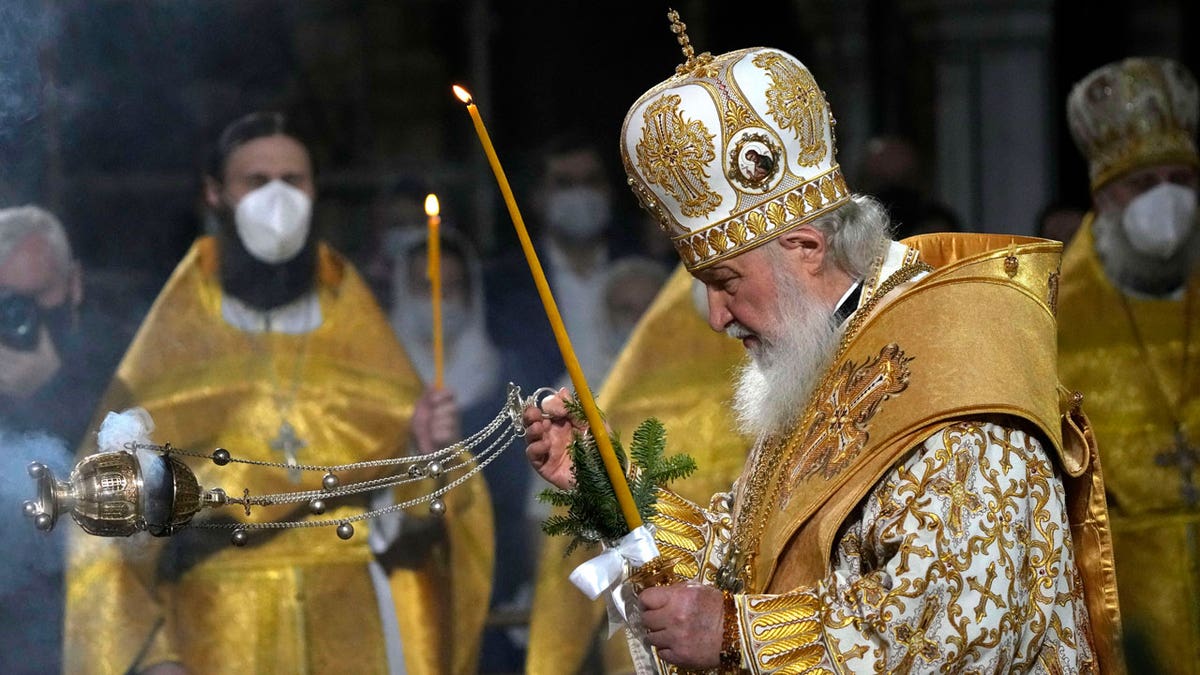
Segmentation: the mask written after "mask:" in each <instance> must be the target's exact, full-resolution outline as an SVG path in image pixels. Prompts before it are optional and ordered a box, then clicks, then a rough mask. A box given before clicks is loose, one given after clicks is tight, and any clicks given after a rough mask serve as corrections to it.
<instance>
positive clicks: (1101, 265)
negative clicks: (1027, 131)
mask: <svg viewBox="0 0 1200 675" xmlns="http://www.w3.org/2000/svg"><path fill="white" fill-rule="evenodd" d="M1197 99H1198V92H1197V86H1196V80H1195V78H1194V77H1193V76H1192V74H1191V73H1189V72H1188V71H1187V70H1186V69H1185V68H1184V67H1183V66H1182V65H1180V64H1178V63H1176V62H1174V61H1170V60H1167V59H1159V58H1131V59H1126V60H1124V61H1120V62H1117V63H1111V64H1108V65H1106V66H1104V67H1102V68H1099V69H1097V70H1095V71H1093V72H1092V73H1091V74H1089V75H1088V76H1087V77H1085V78H1084V79H1083V80H1081V81H1080V82H1079V83H1078V84H1076V85H1075V87H1074V89H1073V90H1072V91H1071V94H1070V96H1069V98H1068V99H1067V118H1068V121H1069V122H1070V127H1071V133H1072V135H1073V136H1074V137H1075V142H1076V145H1078V147H1079V149H1080V150H1081V151H1082V153H1083V155H1084V157H1085V158H1086V159H1087V161H1088V170H1089V173H1090V179H1091V187H1092V204H1093V210H1092V212H1091V213H1089V214H1088V215H1087V217H1086V218H1085V221H1084V224H1083V227H1082V228H1081V230H1080V231H1079V233H1078V234H1077V235H1076V236H1075V238H1074V239H1073V240H1072V241H1071V243H1070V245H1069V246H1068V247H1067V250H1066V253H1065V254H1064V255H1063V268H1062V279H1061V286H1060V287H1061V291H1060V294H1059V308H1060V309H1059V312H1060V313H1059V324H1058V325H1059V332H1058V340H1059V343H1058V344H1059V373H1060V376H1061V378H1062V381H1063V383H1064V384H1066V385H1067V386H1068V387H1071V388H1072V389H1077V390H1079V391H1080V392H1082V393H1083V397H1084V402H1085V406H1086V408H1087V410H1088V412H1089V414H1090V415H1091V416H1092V419H1093V421H1094V426H1093V430H1094V431H1095V434H1096V441H1097V443H1099V445H1100V455H1101V457H1103V459H1104V467H1105V486H1106V487H1107V489H1108V505H1109V512H1110V514H1111V517H1112V536H1113V550H1114V554H1115V558H1116V566H1117V588H1118V591H1119V595H1120V597H1121V610H1122V615H1123V616H1124V619H1125V629H1126V644H1127V648H1128V660H1129V664H1130V666H1131V668H1132V667H1134V666H1137V667H1139V668H1142V669H1145V671H1146V672H1151V671H1153V672H1165V673H1180V674H1191V675H1197V674H1200V639H1198V636H1200V451H1198V450H1197V447H1198V444H1200V363H1198V362H1197V360H1198V359H1200V321H1198V317H1200V308H1197V304H1196V303H1197V302H1198V301H1200V275H1198V274H1197V268H1196V263H1197V261H1198V260H1200V228H1197V227H1196V189H1197V185H1198V176H1200V174H1198V173H1197V167H1198V165H1200V159H1198V157H1197V152H1196V122H1197V116H1198V114H1200V102H1198V100H1197Z"/></svg>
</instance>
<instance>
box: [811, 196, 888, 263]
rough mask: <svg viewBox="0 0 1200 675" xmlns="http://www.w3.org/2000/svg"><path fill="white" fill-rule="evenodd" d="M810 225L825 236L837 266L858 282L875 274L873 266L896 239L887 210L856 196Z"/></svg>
mask: <svg viewBox="0 0 1200 675" xmlns="http://www.w3.org/2000/svg"><path fill="white" fill-rule="evenodd" d="M809 225H811V226H812V227H813V228H814V229H816V230H818V231H819V232H821V234H823V235H825V241H826V242H827V245H828V247H829V251H830V253H832V254H833V262H834V264H835V265H837V266H838V268H840V269H841V270H842V271H843V272H846V273H847V274H849V275H850V276H852V277H854V278H856V279H865V278H866V277H867V275H868V274H870V273H871V265H872V264H873V263H874V261H875V258H877V257H878V256H880V255H882V254H883V252H884V250H885V248H886V247H887V244H888V242H889V241H890V240H891V236H892V231H891V230H892V225H891V219H890V218H888V213H887V209H885V208H884V207H883V204H880V203H879V201H878V200H876V199H875V198H874V197H870V196H867V195H852V196H851V197H850V201H848V202H846V203H845V204H843V205H842V206H839V207H838V208H836V209H834V210H833V211H831V212H829V213H827V214H825V215H823V216H821V217H819V218H817V219H815V220H813V221H812V222H811V223H809Z"/></svg>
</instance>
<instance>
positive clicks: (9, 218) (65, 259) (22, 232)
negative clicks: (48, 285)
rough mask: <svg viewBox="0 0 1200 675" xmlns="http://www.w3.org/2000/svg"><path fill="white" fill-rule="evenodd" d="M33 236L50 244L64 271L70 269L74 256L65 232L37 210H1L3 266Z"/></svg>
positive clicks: (0, 232)
mask: <svg viewBox="0 0 1200 675" xmlns="http://www.w3.org/2000/svg"><path fill="white" fill-rule="evenodd" d="M33 235H38V236H41V237H42V238H43V239H45V240H46V243H48V244H50V248H51V249H52V250H53V251H54V257H55V258H56V261H57V262H58V264H59V268H60V269H61V270H66V269H69V268H70V266H71V263H72V262H73V261H74V256H73V255H72V254H71V244H70V242H69V241H67V231H66V229H65V228H63V225H62V223H60V222H59V221H58V218H55V217H54V214H52V213H50V212H49V211H47V210H45V209H43V208H41V207H37V206H18V207H14V208H10V209H0V264H3V263H4V262H6V261H7V260H8V257H9V256H10V255H12V253H13V251H14V250H15V249H16V248H17V247H18V246H20V245H21V243H22V242H24V241H25V240H26V239H27V238H29V237H31V236H33Z"/></svg>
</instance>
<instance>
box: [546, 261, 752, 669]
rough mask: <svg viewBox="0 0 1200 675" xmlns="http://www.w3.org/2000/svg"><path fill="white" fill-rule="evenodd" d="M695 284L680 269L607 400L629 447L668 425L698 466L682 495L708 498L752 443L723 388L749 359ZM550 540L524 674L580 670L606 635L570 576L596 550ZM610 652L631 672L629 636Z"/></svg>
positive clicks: (609, 665)
mask: <svg viewBox="0 0 1200 675" xmlns="http://www.w3.org/2000/svg"><path fill="white" fill-rule="evenodd" d="M692 283H693V281H692V275H691V274H689V273H688V272H687V270H686V269H685V268H684V267H683V266H682V265H681V266H680V267H679V268H678V269H677V270H676V271H675V274H674V275H673V276H672V277H671V279H670V280H669V281H668V282H667V283H666V284H665V285H664V286H663V289H662V290H661V291H660V292H659V294H658V297H657V298H656V299H655V301H654V303H653V304H652V305H651V306H650V308H649V309H648V310H647V311H646V314H645V316H644V317H643V318H642V320H641V321H640V322H639V323H638V326H637V328H636V329H635V330H634V332H633V335H632V336H630V339H629V343H628V344H627V345H626V346H625V348H624V349H623V350H622V351H621V355H620V357H619V358H618V360H617V362H616V364H615V365H614V366H613V369H612V372H611V373H610V374H609V376H608V379H607V381H606V382H605V383H604V387H603V389H602V390H601V392H600V397H599V398H600V401H601V407H602V408H603V409H604V412H605V415H606V416H607V419H608V422H609V425H610V426H611V428H612V429H613V430H614V431H615V432H624V433H623V434H622V438H623V439H625V440H626V441H627V440H628V438H629V434H630V433H632V431H633V429H634V428H636V427H637V425H638V424H640V423H641V422H642V421H643V420H645V419H647V418H649V417H656V418H658V419H659V420H660V421H661V422H662V423H663V425H664V426H665V427H666V429H667V447H668V451H669V452H671V453H676V452H685V453H688V454H690V455H692V457H693V458H695V460H696V465H697V466H698V470H697V471H696V473H694V474H693V475H691V476H689V477H688V479H687V480H686V481H683V482H681V483H680V485H679V487H680V494H683V495H685V496H687V497H689V498H692V499H694V500H700V499H707V498H708V496H709V495H711V494H713V493H714V492H718V491H723V490H726V489H728V487H729V485H730V483H732V482H733V479H734V478H736V477H737V474H738V472H739V471H740V470H741V467H742V464H743V462H744V461H745V458H746V448H747V447H749V442H748V440H747V439H745V438H744V437H741V436H738V435H737V434H736V433H734V432H733V431H732V429H733V428H734V425H733V418H732V415H731V414H730V412H729V406H728V399H729V389H728V387H725V386H722V383H724V382H726V381H728V380H729V377H730V372H731V370H732V368H733V366H734V365H735V364H737V363H738V362H739V361H740V360H741V359H742V358H743V350H742V347H741V345H740V344H738V342H737V341H736V340H730V339H729V338H727V337H725V336H724V335H721V334H719V333H715V332H713V330H712V329H711V328H709V326H708V324H707V322H706V321H705V320H704V319H703V318H701V316H700V314H699V313H698V312H697V310H696V308H695V306H694V302H693V300H692ZM543 542H544V543H543V548H542V554H541V560H540V562H539V565H538V573H537V576H536V579H537V587H536V590H535V595H534V602H533V610H532V615H531V617H530V621H531V627H530V637H529V656H528V659H527V662H526V672H528V673H531V674H532V675H562V674H564V673H573V672H578V671H579V669H580V668H581V667H582V666H583V664H584V659H585V658H586V656H587V654H588V650H589V649H590V648H591V646H592V644H593V643H594V642H595V640H596V638H597V632H598V631H602V630H604V629H605V625H604V621H603V620H604V616H605V610H604V605H603V603H599V602H593V601H591V600H589V599H588V598H587V596H585V595H584V594H583V593H581V592H580V591H579V589H577V588H575V587H574V586H573V585H571V582H570V581H569V580H568V579H567V577H568V575H570V573H571V570H573V569H574V568H575V567H576V566H578V565H580V564H581V563H583V562H584V561H586V560H587V559H588V558H590V557H592V556H594V555H596V553H597V552H596V551H594V550H593V551H588V550H579V551H576V552H575V553H574V554H573V555H571V556H570V557H564V555H563V553H564V551H565V550H566V547H567V544H568V542H567V540H566V538H564V537H558V538H543ZM604 637H605V635H603V634H601V635H600V638H601V639H602V640H603V639H604ZM605 649H606V652H605V654H604V660H605V663H606V667H605V670H606V671H607V672H625V671H628V670H630V668H631V664H630V661H629V652H628V649H627V647H626V645H625V641H624V640H622V639H620V638H614V639H612V640H609V641H606V642H605Z"/></svg>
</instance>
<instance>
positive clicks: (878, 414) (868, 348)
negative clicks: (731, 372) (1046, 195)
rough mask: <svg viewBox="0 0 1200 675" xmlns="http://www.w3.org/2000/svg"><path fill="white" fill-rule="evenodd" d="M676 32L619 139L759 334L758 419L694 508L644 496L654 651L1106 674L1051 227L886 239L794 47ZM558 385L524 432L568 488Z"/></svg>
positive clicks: (745, 371)
mask: <svg viewBox="0 0 1200 675" xmlns="http://www.w3.org/2000/svg"><path fill="white" fill-rule="evenodd" d="M676 22H677V19H676ZM676 29H677V30H676V33H677V35H679V36H680V41H681V44H683V45H684V53H685V56H686V57H687V61H686V62H685V63H684V64H683V65H681V66H679V68H678V69H677V71H676V74H675V75H674V76H672V77H670V78H669V79H667V80H666V81H664V82H662V83H661V84H659V85H657V86H655V87H653V88H652V89H650V90H649V91H648V92H646V93H645V94H644V95H643V96H642V97H641V98H640V99H638V101H637V102H635V103H634V105H633V107H632V108H631V109H630V111H629V113H628V115H627V116H626V118H625V123H624V126H623V129H622V134H621V139H620V140H621V152H622V159H623V160H624V165H625V170H626V172H627V174H628V177H629V184H630V185H631V187H632V188H633V190H634V192H635V194H636V195H637V196H638V198H639V200H640V201H641V204H642V206H643V207H644V208H646V209H647V210H648V211H649V212H650V213H651V214H652V215H653V216H654V217H655V218H656V219H657V220H658V222H659V223H660V225H661V227H662V229H663V230H664V231H665V232H666V233H667V234H668V235H669V236H670V237H671V238H672V241H673V243H674V245H675V248H676V249H677V250H678V252H679V254H680V257H681V258H682V260H683V263H684V264H685V265H686V266H687V268H688V269H689V270H690V271H691V273H692V274H693V275H694V276H695V277H696V278H697V279H699V280H700V281H702V282H703V283H704V284H705V286H706V289H707V300H708V321H709V324H710V326H711V327H712V328H713V329H714V330H716V331H721V332H724V333H727V334H728V335H729V336H731V337H733V338H735V339H737V340H740V341H741V343H742V345H743V346H744V347H745V350H746V351H747V352H748V360H747V361H746V364H745V365H744V367H743V368H742V370H741V373H740V375H739V376H738V382H737V385H736V392H735V394H734V399H735V401H736V403H735V408H736V414H737V416H738V418H739V419H740V421H741V426H742V430H743V431H745V432H746V433H747V435H749V436H752V437H754V438H756V441H755V442H754V445H753V447H752V449H751V451H750V453H749V455H748V457H747V459H746V462H745V465H744V467H743V469H742V472H741V474H740V475H739V477H738V478H737V479H736V481H735V482H734V484H733V486H732V489H731V490H730V491H728V492H723V493H719V494H717V495H715V496H714V497H713V498H712V500H711V502H710V503H709V504H708V505H707V506H706V507H701V506H700V505H697V504H694V503H692V502H690V501H688V500H685V499H683V498H681V497H678V496H677V495H675V494H673V493H672V492H670V491H666V490H663V491H661V492H660V494H659V497H658V502H657V505H656V510H657V515H656V516H655V517H654V518H653V519H652V523H653V525H654V536H655V538H656V539H657V541H658V546H659V550H660V552H661V554H662V556H663V558H664V559H666V560H668V561H670V562H671V563H672V564H673V566H674V567H673V571H674V573H675V575H676V578H678V579H679V581H678V582H677V583H673V584H670V585H666V586H655V587H650V588H646V589H644V590H643V591H641V593H640V596H639V599H640V602H641V605H642V620H643V623H644V628H645V639H646V640H647V641H648V643H649V644H650V645H651V646H652V647H653V649H654V652H653V653H654V658H655V660H656V664H657V665H656V668H657V669H658V670H659V671H660V672H665V673H675V672H681V669H696V668H701V669H720V671H722V672H731V673H732V672H738V673H740V672H752V673H766V672H772V673H774V672H781V673H801V672H805V673H807V672H813V673H834V672H936V671H942V672H1036V673H1063V672H1072V673H1074V672H1121V671H1122V670H1123V663H1122V661H1121V659H1120V655H1119V652H1118V651H1117V650H1116V649H1115V648H1114V641H1115V640H1117V639H1118V631H1119V614H1118V609H1117V603H1116V595H1115V593H1116V591H1115V587H1114V579H1113V577H1112V565H1111V560H1110V559H1108V558H1107V557H1106V556H1107V554H1108V552H1109V550H1110V549H1109V546H1110V544H1109V540H1108V531H1107V512H1106V510H1105V504H1104V495H1103V484H1102V482H1101V478H1100V470H1099V469H1100V467H1099V465H1098V463H1097V451H1096V448H1095V446H1094V444H1093V443H1091V442H1090V440H1091V437H1090V429H1089V427H1088V423H1087V420H1086V417H1085V416H1084V415H1083V413H1082V410H1081V397H1079V396H1077V395H1075V394H1074V392H1070V391H1067V390H1065V389H1062V388H1061V387H1059V386H1058V379H1057V374H1056V368H1057V363H1056V345H1055V330H1056V327H1055V310H1056V304H1057V302H1056V301H1057V297H1056V295H1057V290H1058V267H1059V257H1060V251H1061V247H1060V245H1059V244H1057V243H1054V242H1048V241H1043V240H1037V239H1028V238H1022V237H1015V236H993V235H925V236H922V237H918V238H914V239H910V240H906V241H903V242H895V241H891V240H890V239H889V234H888V233H889V224H888V222H887V218H886V215H885V212H884V210H883V209H882V207H881V206H880V205H879V203H878V202H876V201H874V200H873V199H871V198H869V197H866V196H863V195H856V194H853V193H852V192H851V191H850V189H849V187H848V186H847V184H846V181H845V179H844V178H843V176H842V173H841V170H840V169H839V167H838V164H837V162H836V160H835V148H834V136H833V124H834V122H833V118H832V115H831V113H830V110H829V107H828V105H827V103H826V100H825V96H824V94H823V92H822V91H821V89H820V87H819V86H818V85H817V83H816V81H815V80H814V78H813V76H812V74H811V73H810V72H809V71H808V69H807V68H805V67H804V65H803V64H801V63H800V62H799V61H798V60H796V59H795V58H794V57H792V56H790V55H789V54H786V53H784V52H782V51H779V50H776V49H768V48H756V49H746V50H741V51H735V52H731V53H727V54H722V55H719V56H716V57H713V56H711V55H709V54H701V55H696V54H695V53H694V50H692V48H691V46H690V44H689V43H688V41H687V39H686V33H684V32H683V27H682V26H681V25H679V24H678V23H677V24H676ZM751 148H753V149H754V150H755V152H756V153H758V154H759V155H763V154H766V155H767V156H768V158H769V159H770V161H769V162H759V163H747V162H744V161H742V158H744V157H745V156H746V151H747V150H748V149H751ZM712 386H713V387H719V386H720V383H719V382H713V383H712ZM565 397H566V393H565V392H560V393H559V396H557V397H552V398H549V399H547V400H545V401H543V402H542V403H541V404H540V406H539V407H532V406H531V407H529V408H528V409H526V411H525V416H524V421H525V423H526V425H527V427H528V435H527V437H526V439H527V442H528V446H527V449H526V452H527V455H528V457H529V459H530V461H531V463H532V464H533V466H534V468H535V469H536V470H537V471H538V472H539V473H540V474H541V475H542V476H543V477H544V478H546V479H547V480H548V481H550V482H551V483H552V484H554V485H556V486H557V487H559V488H561V489H571V488H572V487H573V480H574V479H573V474H572V471H571V469H572V467H571V458H570V454H569V452H567V450H566V448H567V445H568V442H569V440H570V438H571V437H572V436H573V434H574V433H576V430H577V425H578V424H580V423H579V422H578V421H576V420H573V419H571V417H570V415H569V414H568V412H567V410H568V407H567V406H566V405H564V399H565ZM688 442H689V441H688V438H687V437H686V435H684V436H682V437H675V438H673V440H669V443H674V446H673V447H675V448H676V449H687V445H688Z"/></svg>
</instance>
